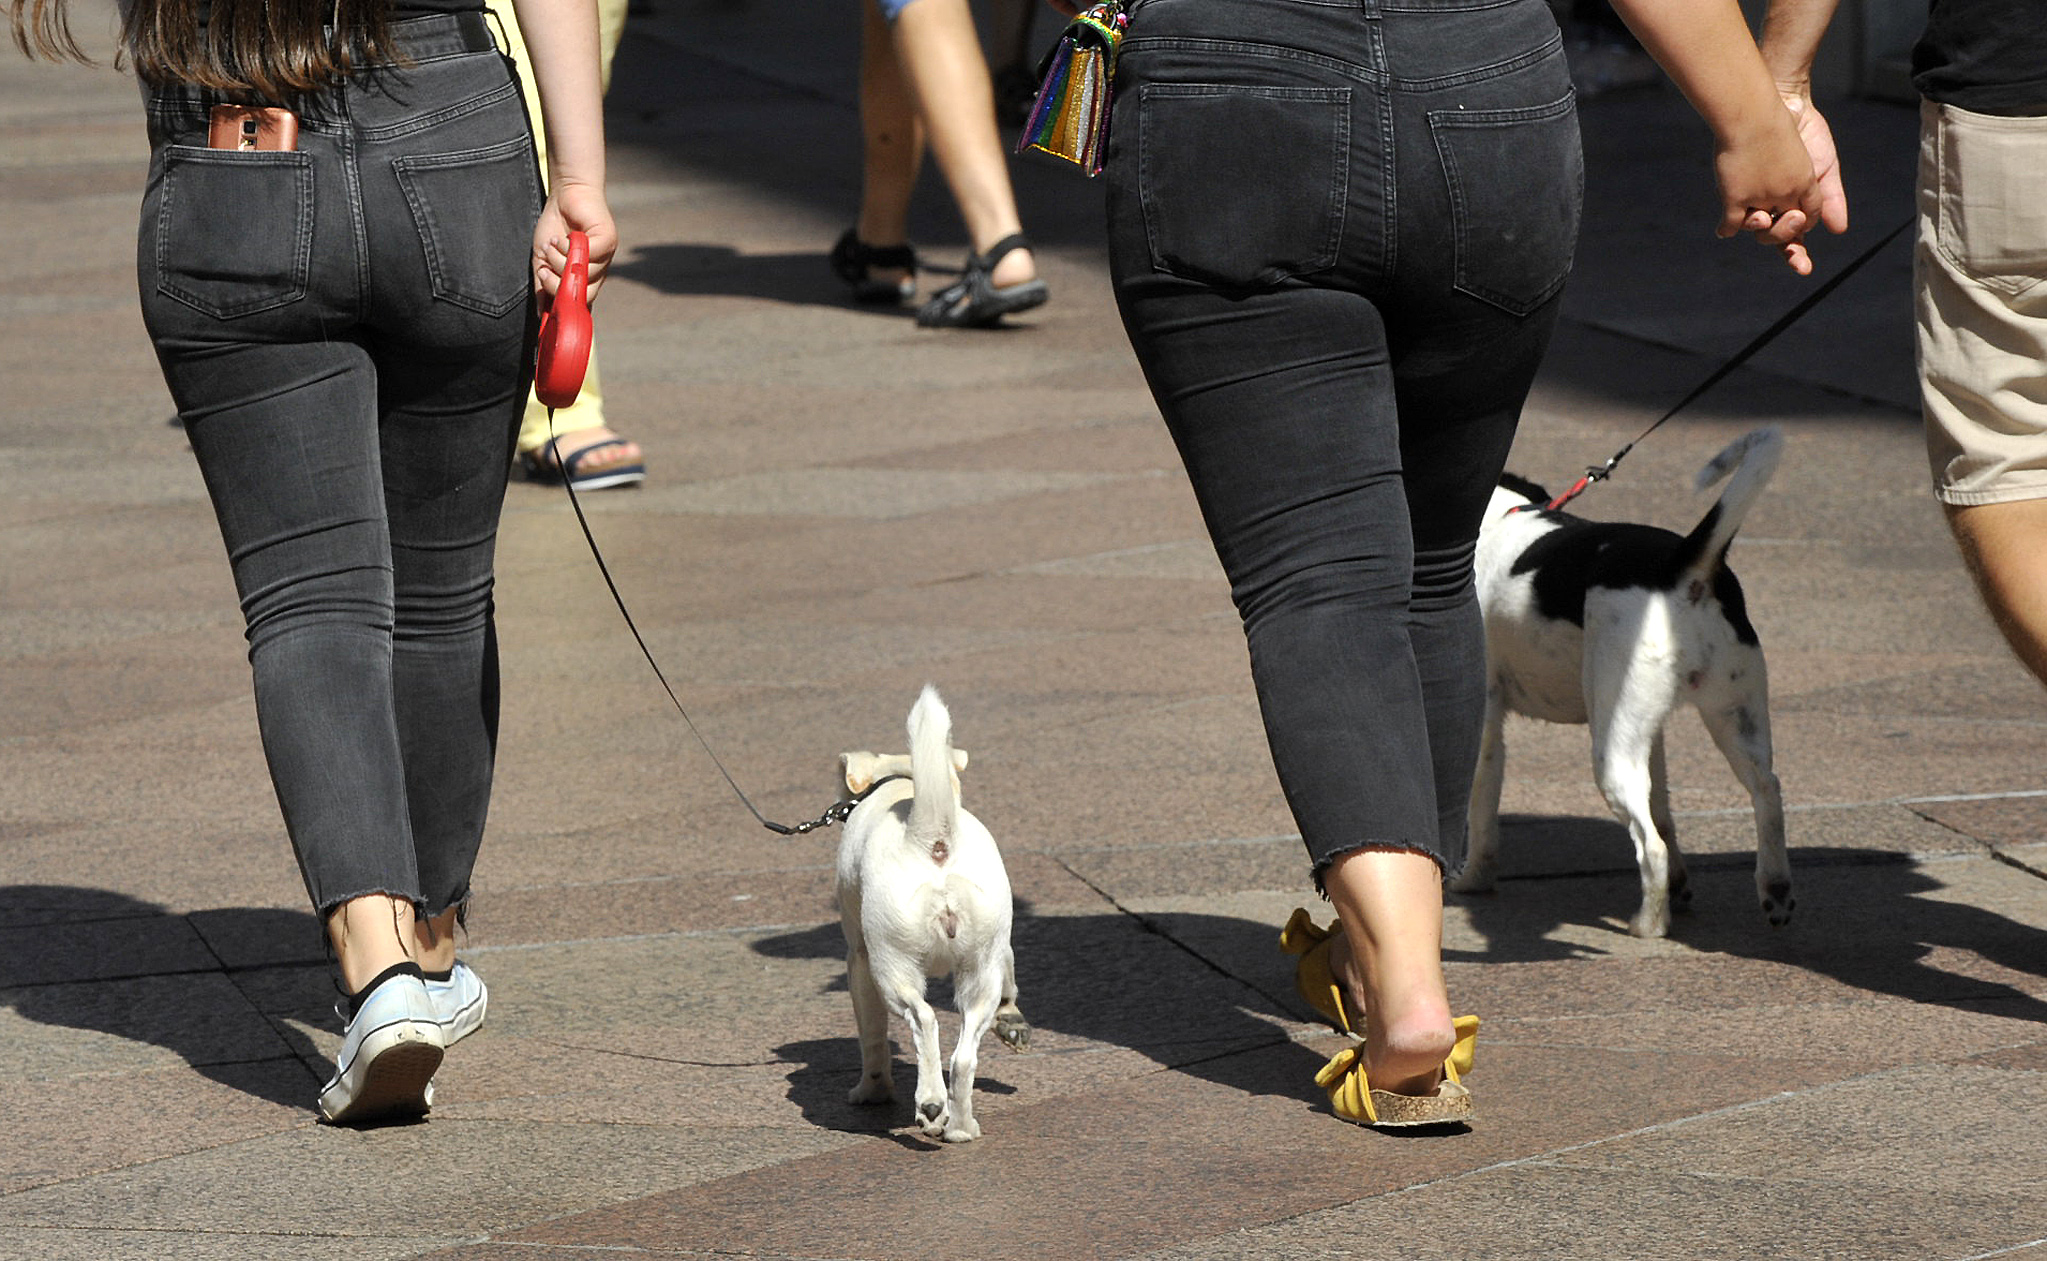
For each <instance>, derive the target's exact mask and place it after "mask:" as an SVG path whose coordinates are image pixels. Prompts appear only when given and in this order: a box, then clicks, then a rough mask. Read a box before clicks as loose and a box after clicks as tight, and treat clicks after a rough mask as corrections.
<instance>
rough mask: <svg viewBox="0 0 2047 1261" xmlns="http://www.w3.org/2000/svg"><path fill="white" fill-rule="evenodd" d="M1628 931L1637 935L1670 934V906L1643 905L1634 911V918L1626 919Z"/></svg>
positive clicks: (1655, 935)
mask: <svg viewBox="0 0 2047 1261" xmlns="http://www.w3.org/2000/svg"><path fill="white" fill-rule="evenodd" d="M1628 931H1629V932H1630V933H1633V934H1634V935H1635V936H1637V937H1668V936H1670V908H1669V907H1668V906H1645V907H1643V908H1642V909H1641V910H1639V911H1636V912H1635V918H1633V919H1631V920H1629V921H1628Z"/></svg>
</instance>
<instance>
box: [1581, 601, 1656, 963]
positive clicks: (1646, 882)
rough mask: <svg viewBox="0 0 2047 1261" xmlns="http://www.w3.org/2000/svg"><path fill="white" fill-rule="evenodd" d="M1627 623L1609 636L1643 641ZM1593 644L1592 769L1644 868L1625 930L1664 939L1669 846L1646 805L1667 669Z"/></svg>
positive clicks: (1589, 662)
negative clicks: (1625, 631)
mask: <svg viewBox="0 0 2047 1261" xmlns="http://www.w3.org/2000/svg"><path fill="white" fill-rule="evenodd" d="M1643 612H1644V613H1651V612H1652V611H1651V610H1648V609H1644V610H1643ZM1588 620H1589V610H1588ZM1647 620H1648V619H1647V618H1644V619H1643V621H1647ZM1630 629H1631V631H1632V632H1633V633H1630V634H1625V635H1621V634H1616V635H1612V636H1610V637H1609V638H1608V640H1607V642H1610V643H1620V644H1642V643H1643V642H1644V639H1645V637H1644V636H1643V635H1642V634H1641V633H1640V632H1641V629H1642V622H1640V621H1638V622H1637V623H1636V625H1635V626H1634V627H1632V628H1630ZM1593 642H1594V641H1593V638H1592V637H1591V636H1587V646H1588V651H1587V652H1586V654H1585V655H1586V661H1585V679H1586V685H1587V686H1586V700H1587V702H1588V704H1587V705H1586V707H1585V708H1586V712H1587V714H1588V715H1589V716H1590V719H1591V726H1592V769H1593V772H1594V774H1595V775H1596V776H1597V777H1598V780H1599V791H1600V792H1602V793H1604V794H1605V796H1606V803H1607V805H1608V806H1609V807H1611V808H1612V810H1613V812H1614V816H1615V817H1616V818H1618V819H1619V820H1620V821H1621V822H1622V823H1624V824H1626V825H1627V828H1628V836H1629V837H1630V838H1631V839H1632V840H1633V841H1634V842H1635V864H1636V866H1637V867H1639V868H1640V869H1641V873H1642V905H1641V906H1640V907H1639V908H1638V909H1637V910H1636V911H1635V917H1634V918H1633V919H1632V920H1630V921H1628V931H1629V932H1631V933H1633V934H1634V935H1635V936H1637V937H1662V936H1666V935H1667V934H1668V933H1669V932H1670V849H1669V846H1668V845H1666V844H1665V842H1664V839H1663V834H1662V833H1661V832H1659V831H1658V830H1657V827H1656V819H1655V812H1654V811H1653V810H1652V809H1651V807H1650V797H1651V795H1652V794H1651V788H1650V785H1651V779H1652V777H1651V773H1650V761H1651V758H1652V755H1653V752H1654V750H1655V747H1656V742H1657V740H1658V738H1659V737H1660V736H1661V735H1662V732H1663V724H1664V721H1665V720H1666V719H1667V718H1668V717H1669V716H1670V709H1671V705H1672V703H1673V701H1674V699H1675V697H1674V694H1673V684H1672V682H1671V678H1670V669H1669V666H1668V663H1667V662H1663V661H1658V660H1654V659H1650V660H1643V659H1642V658H1641V657H1640V656H1637V655H1635V654H1619V653H1594V652H1592V651H1590V650H1589V649H1590V646H1591V644H1592V643H1593Z"/></svg>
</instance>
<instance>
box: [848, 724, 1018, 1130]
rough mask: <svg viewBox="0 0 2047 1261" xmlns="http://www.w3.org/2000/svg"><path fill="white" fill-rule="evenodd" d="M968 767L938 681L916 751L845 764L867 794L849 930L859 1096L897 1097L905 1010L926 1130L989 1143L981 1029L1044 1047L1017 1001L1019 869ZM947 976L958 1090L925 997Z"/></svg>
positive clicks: (853, 845) (854, 832) (851, 879)
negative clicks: (971, 804)
mask: <svg viewBox="0 0 2047 1261" xmlns="http://www.w3.org/2000/svg"><path fill="white" fill-rule="evenodd" d="M966 766H967V755H966V753H965V752H963V751H961V750H958V749H955V748H953V747H952V717H951V715H949V714H948V713H946V709H945V704H944V702H942V701H940V700H939V699H938V693H937V692H936V691H935V690H933V689H932V688H930V687H928V686H927V687H926V688H925V689H924V692H923V694H922V695H920V696H919V697H918V698H917V704H916V706H915V707H914V708H913V709H911V710H910V753H909V756H907V757H905V756H903V755H902V754H899V753H898V754H889V755H879V754H874V753H847V754H842V755H841V756H840V758H839V769H840V772H841V775H842V777H843V779H844V781H845V786H846V793H847V794H848V796H847V798H846V799H848V800H850V799H856V798H859V799H860V804H859V805H857V806H855V807H854V808H853V812H852V814H850V815H849V816H847V818H846V825H845V835H844V836H843V837H842V838H841V839H840V842H839V922H840V923H841V924H842V925H843V926H844V928H845V930H846V980H847V986H848V988H850V989H851V990H852V992H853V1018H854V1021H855V1022H856V1023H857V1024H858V1026H859V1029H860V1084H859V1085H857V1086H855V1087H853V1090H852V1093H851V1095H850V1098H851V1099H852V1101H853V1102H854V1103H884V1102H887V1101H888V1100H890V1099H892V1098H894V1097H895V1085H894V1082H893V1081H892V1080H891V1074H890V1063H889V1043H888V1017H889V1013H890V1012H894V1013H895V1014H896V1015H898V1016H900V1017H901V1018H902V1020H903V1023H905V1024H907V1025H909V1026H910V1036H911V1038H912V1039H913V1040H914V1041H915V1043H916V1047H917V1120H918V1124H919V1126H920V1127H921V1128H922V1129H923V1131H924V1133H925V1134H927V1135H929V1136H930V1137H933V1138H939V1137H943V1138H944V1139H945V1141H946V1142H948V1143H964V1142H966V1141H968V1140H970V1139H975V1138H979V1137H980V1136H981V1127H980V1125H979V1124H978V1123H977V1122H976V1121H975V1120H974V1104H973V1093H974V1067H975V1063H976V1060H977V1059H978V1055H979V1050H980V1045H981V1035H983V1034H985V1033H987V1032H988V1029H989V1026H991V1025H992V1026H994V1029H995V1036H996V1037H998V1038H1000V1039H1002V1041H1003V1042H1004V1043H1006V1044H1007V1045H1009V1046H1010V1047H1011V1048H1013V1049H1015V1050H1022V1049H1023V1048H1024V1047H1025V1046H1026V1045H1027V1044H1028V1043H1029V1041H1030V1025H1028V1024H1027V1023H1025V1021H1024V1017H1023V1013H1022V1012H1021V1011H1019V1010H1018V1009H1017V1005H1016V960H1015V958H1014V956H1012V955H1011V953H1010V948H1009V926H1010V916H1011V906H1010V896H1009V875H1008V873H1007V872H1006V871H1004V870H1003V867H1002V855H1001V853H1000V852H999V851H997V850H996V848H995V838H994V837H992V836H990V835H989V834H988V829H987V828H985V827H983V826H981V821H980V820H979V819H976V818H975V817H974V816H973V815H971V814H969V813H967V811H966V810H964V809H962V808H961V806H960V797H959V775H958V772H960V771H963V770H965V769H966ZM861 794H866V795H865V797H864V798H861V796H860V795H861ZM947 974H950V975H951V976H952V978H953V1000H954V1004H955V1005H956V1006H957V1007H958V1008H959V1013H960V1018H961V1022H962V1025H961V1029H960V1038H959V1043H958V1045H956V1046H955V1047H954V1048H953V1052H952V1089H951V1092H950V1094H949V1095H948V1093H947V1090H946V1084H945V1077H944V1076H943V1075H942V1074H941V1072H940V1070H939V1060H938V1021H937V1019H936V1018H935V1017H934V1016H933V1015H932V1013H931V1004H929V1003H927V1002H926V1001H924V982H925V979H926V978H927V977H933V976H945V975H947Z"/></svg>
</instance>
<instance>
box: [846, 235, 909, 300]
mask: <svg viewBox="0 0 2047 1261" xmlns="http://www.w3.org/2000/svg"><path fill="white" fill-rule="evenodd" d="M876 267H900V268H902V269H903V270H904V271H906V272H908V273H909V274H908V275H906V276H904V277H903V278H902V279H901V280H876V279H875V278H874V277H873V276H872V275H870V274H869V272H871V271H872V270H873V269H874V268H876ZM832 271H834V272H836V273H837V274H838V277H839V279H840V280H843V281H845V282H846V284H847V285H848V286H850V287H851V288H852V290H853V300H854V301H856V302H869V303H874V304H876V305H880V304H895V303H901V302H908V301H909V300H910V299H911V297H912V296H914V295H915V294H916V292H917V251H916V250H914V249H911V248H910V247H909V246H907V245H869V244H868V243H867V242H865V241H863V240H861V239H860V234H859V231H858V230H857V229H854V228H847V229H846V235H844V236H842V237H840V238H839V243H838V244H837V245H834V246H832Z"/></svg>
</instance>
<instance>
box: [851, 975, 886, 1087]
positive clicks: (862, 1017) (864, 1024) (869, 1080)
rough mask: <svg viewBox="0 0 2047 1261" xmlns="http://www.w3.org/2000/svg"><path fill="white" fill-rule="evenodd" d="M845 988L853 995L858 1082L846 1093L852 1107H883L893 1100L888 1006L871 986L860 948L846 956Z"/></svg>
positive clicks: (879, 991)
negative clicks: (855, 1105)
mask: <svg viewBox="0 0 2047 1261" xmlns="http://www.w3.org/2000/svg"><path fill="white" fill-rule="evenodd" d="M846 988H847V989H848V990H850V991H851V992H852V995H853V1023H854V1025H855V1026H856V1027H857V1028H858V1029H859V1030H860V1081H859V1082H858V1083H857V1084H856V1085H855V1086H854V1087H853V1089H852V1090H850V1091H848V1092H847V1094H846V1098H847V1100H848V1101H849V1102H852V1103H887V1102H888V1101H889V1100H891V1099H893V1098H895V1097H896V1089H895V1082H894V1080H893V1068H894V1066H893V1065H892V1064H891V1063H890V1060H889V1050H888V1006H887V1004H885V1003H883V1002H882V1001H881V990H880V989H878V988H877V987H876V986H875V984H874V969H873V967H872V965H871V964H870V963H869V961H868V958H867V951H866V950H865V949H864V948H860V947H855V948H852V949H849V950H847V952H846Z"/></svg>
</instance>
